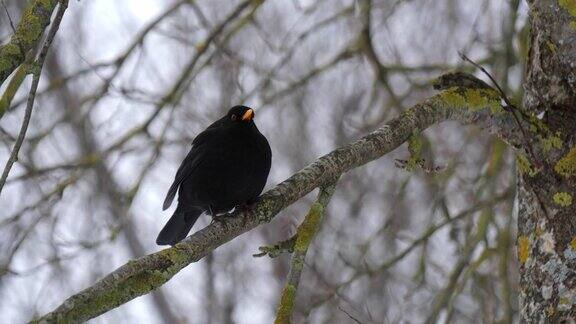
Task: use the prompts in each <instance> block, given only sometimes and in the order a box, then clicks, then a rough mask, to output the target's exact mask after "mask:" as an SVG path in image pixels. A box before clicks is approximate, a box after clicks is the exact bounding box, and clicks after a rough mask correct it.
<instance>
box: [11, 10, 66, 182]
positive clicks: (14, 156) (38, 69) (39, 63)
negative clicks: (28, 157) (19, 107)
mask: <svg viewBox="0 0 576 324" xmlns="http://www.w3.org/2000/svg"><path fill="white" fill-rule="evenodd" d="M59 3H60V5H59V6H58V12H57V13H56V18H55V19H54V23H53V24H52V27H50V31H49V32H48V36H47V37H46V41H45V42H44V45H43V46H42V49H41V50H40V54H38V59H37V60H36V62H34V64H33V67H32V69H33V72H32V73H33V75H34V77H33V78H32V85H31V86H30V92H29V93H28V101H27V103H26V111H25V113H24V120H23V121H22V127H21V128H20V132H19V134H18V138H16V143H14V148H13V149H12V153H10V157H9V158H8V161H7V162H6V166H5V167H4V171H3V172H2V177H1V178H0V193H1V192H2V189H3V188H4V184H6V179H8V174H9V173H10V169H12V165H14V163H15V162H16V161H17V160H18V152H19V151H20V147H21V146H22V143H23V142H24V137H25V136H26V131H27V130H28V124H29V123H30V118H31V117H32V108H34V99H35V98H36V90H37V89H38V84H39V83H40V74H41V73H42V67H43V66H44V61H45V60H46V55H48V50H49V49H50V45H52V41H53V40H54V37H55V36H56V33H57V32H58V28H59V27H60V22H61V21H62V17H64V12H65V11H66V8H68V0H60V1H59ZM0 51H1V49H0ZM0 55H1V53H0ZM0 59H1V57H0ZM0 69H1V66H0ZM0 73H1V71H0Z"/></svg>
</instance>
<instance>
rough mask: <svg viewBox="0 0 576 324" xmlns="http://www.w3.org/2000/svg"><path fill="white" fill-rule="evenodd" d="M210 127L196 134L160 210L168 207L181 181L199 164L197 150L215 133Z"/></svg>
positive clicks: (214, 129)
mask: <svg viewBox="0 0 576 324" xmlns="http://www.w3.org/2000/svg"><path fill="white" fill-rule="evenodd" d="M212 126H213V125H211V127H209V128H208V129H206V130H205V131H203V132H202V133H200V134H198V136H196V138H195V139H194V141H192V148H191V149H190V152H188V155H186V158H185V159H184V161H182V164H180V167H179V168H178V171H177V172H176V177H175V178H174V182H172V185H171V186H170V189H168V193H167V194H166V198H165V199H164V204H163V205H162V210H166V209H168V207H170V205H171V204H172V201H173V200H174V197H175V196H176V192H178V188H179V187H180V184H182V181H184V179H186V178H187V177H188V176H189V175H190V174H191V173H192V171H194V169H196V167H197V166H198V164H199V163H200V161H201V155H200V154H198V151H199V148H200V147H201V146H202V145H203V144H204V143H205V142H206V139H208V138H210V137H213V136H214V135H215V133H216V131H217V128H216V127H212Z"/></svg>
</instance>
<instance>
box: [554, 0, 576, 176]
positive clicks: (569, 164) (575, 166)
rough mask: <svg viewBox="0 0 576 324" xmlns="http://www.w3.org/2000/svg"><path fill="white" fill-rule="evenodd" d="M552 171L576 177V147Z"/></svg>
mask: <svg viewBox="0 0 576 324" xmlns="http://www.w3.org/2000/svg"><path fill="white" fill-rule="evenodd" d="M575 1H576V0H575ZM554 171H556V172H558V174H560V175H562V176H565V177H572V176H576V146H574V147H572V148H571V149H570V151H569V152H568V153H567V154H566V155H564V156H563V157H562V158H561V159H560V160H558V162H556V165H555V166H554Z"/></svg>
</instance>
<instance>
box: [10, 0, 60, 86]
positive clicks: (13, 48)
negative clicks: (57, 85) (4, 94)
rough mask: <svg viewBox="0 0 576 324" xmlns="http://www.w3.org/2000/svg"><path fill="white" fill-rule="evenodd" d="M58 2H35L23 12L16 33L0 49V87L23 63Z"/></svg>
mask: <svg viewBox="0 0 576 324" xmlns="http://www.w3.org/2000/svg"><path fill="white" fill-rule="evenodd" d="M57 3H58V0H35V1H32V2H30V4H29V5H28V6H27V7H26V9H25V10H24V13H23V14H22V17H21V19H20V23H19V24H18V26H16V32H15V33H14V34H13V35H12V37H11V38H10V41H9V42H8V43H7V44H5V45H3V46H1V47H0V85H2V83H4V81H5V80H6V79H7V78H8V76H9V75H10V74H11V73H12V72H13V71H14V70H15V69H16V68H17V67H18V66H19V65H20V64H22V63H23V62H24V60H25V58H26V53H28V51H30V50H31V49H32V48H33V47H34V46H35V45H36V43H37V42H38V41H39V40H40V37H41V36H42V34H43V33H44V30H45V29H46V26H48V25H49V24H50V17H51V16H52V12H53V11H54V8H56V4H57Z"/></svg>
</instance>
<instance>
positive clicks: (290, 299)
mask: <svg viewBox="0 0 576 324" xmlns="http://www.w3.org/2000/svg"><path fill="white" fill-rule="evenodd" d="M335 188H336V183H333V184H331V185H328V186H327V187H321V188H320V192H318V198H317V199H316V202H315V203H314V204H312V207H310V210H309V211H308V214H307V215H306V217H305V218H304V221H302V224H300V226H299V227H298V234H297V235H298V236H297V238H296V243H295V244H294V253H293V254H292V260H291V261H290V272H289V273H288V280H287V281H286V284H285V285H284V289H283V290H282V294H281V297H280V304H279V305H278V310H277V312H276V320H275V321H274V323H276V324H284V323H290V318H291V317H292V313H293V311H294V301H295V300H296V292H297V291H298V285H299V284H300V277H301V276H302V270H303V269H304V260H305V259H306V253H307V252H308V247H309V246H310V243H312V239H313V238H314V236H315V235H316V233H317V232H318V229H319V228H320V223H321V222H322V218H323V216H324V212H325V210H326V206H328V203H329V202H330V198H332V194H334V189H335Z"/></svg>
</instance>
